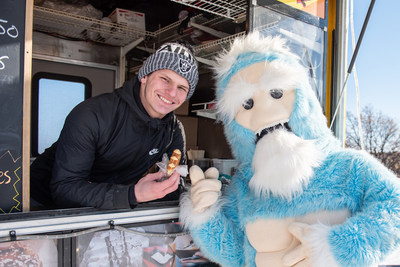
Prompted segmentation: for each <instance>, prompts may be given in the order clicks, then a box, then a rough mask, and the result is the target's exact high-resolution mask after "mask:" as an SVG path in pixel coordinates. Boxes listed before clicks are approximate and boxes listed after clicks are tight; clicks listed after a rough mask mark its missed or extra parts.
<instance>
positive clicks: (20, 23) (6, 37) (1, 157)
mask: <svg viewBox="0 0 400 267" xmlns="http://www.w3.org/2000/svg"><path fill="white" fill-rule="evenodd" d="M25 10H26V1H25V0H1V4H0V213H11V212H15V211H21V210H22V175H21V174H22V125H23V91H24V52H25Z"/></svg>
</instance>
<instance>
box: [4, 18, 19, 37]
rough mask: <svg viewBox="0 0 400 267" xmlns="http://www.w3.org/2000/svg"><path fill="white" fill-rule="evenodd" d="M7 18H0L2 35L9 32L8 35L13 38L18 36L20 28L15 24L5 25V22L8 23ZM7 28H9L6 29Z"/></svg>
mask: <svg viewBox="0 0 400 267" xmlns="http://www.w3.org/2000/svg"><path fill="white" fill-rule="evenodd" d="M7 22H8V21H7V20H4V19H0V35H4V34H6V33H7V35H8V36H10V37H11V38H17V37H18V29H17V27H15V26H14V25H11V26H10V27H8V26H3V24H7ZM6 29H7V30H6Z"/></svg>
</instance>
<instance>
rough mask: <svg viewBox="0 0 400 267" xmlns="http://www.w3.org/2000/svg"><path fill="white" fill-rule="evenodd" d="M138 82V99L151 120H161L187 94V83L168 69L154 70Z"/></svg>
mask: <svg viewBox="0 0 400 267" xmlns="http://www.w3.org/2000/svg"><path fill="white" fill-rule="evenodd" d="M140 82H141V85H140V99H141V101H142V104H143V107H144V108H145V109H146V111H147V113H148V114H149V115H150V117H152V118H159V119H161V118H163V117H164V116H165V115H166V114H168V113H170V112H171V111H173V110H175V109H177V108H178V107H179V106H180V105H182V103H183V102H185V100H186V97H187V94H188V92H189V82H188V81H187V80H186V79H185V78H183V77H182V76H180V75H179V74H177V73H176V72H174V71H172V70H169V69H162V70H156V71H154V72H152V73H150V74H149V75H146V76H144V77H143V78H142V79H141V80H140Z"/></svg>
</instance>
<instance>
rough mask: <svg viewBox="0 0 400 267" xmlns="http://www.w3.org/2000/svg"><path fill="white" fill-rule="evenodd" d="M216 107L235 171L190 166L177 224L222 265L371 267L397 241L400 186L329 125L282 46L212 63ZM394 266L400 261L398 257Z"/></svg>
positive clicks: (264, 41)
mask: <svg viewBox="0 0 400 267" xmlns="http://www.w3.org/2000/svg"><path fill="white" fill-rule="evenodd" d="M215 72H216V78H217V91H216V99H217V109H218V113H219V117H220V120H221V121H222V122H223V124H224V127H225V135H226V137H227V140H228V142H229V144H230V146H231V149H232V152H233V154H234V156H235V158H236V159H237V161H238V162H239V167H238V169H237V171H236V173H235V175H234V176H233V177H232V181H231V183H230V184H229V186H228V187H227V188H226V189H225V190H223V193H221V191H220V189H221V183H220V182H219V181H218V179H212V178H216V177H218V172H217V171H216V170H215V169H209V170H207V171H206V172H205V173H203V171H201V169H200V168H199V167H197V166H193V167H192V168H191V169H190V172H189V173H190V178H191V179H192V186H191V189H190V192H189V191H188V192H185V193H184V195H183V196H182V198H181V202H180V205H181V213H180V220H181V222H182V223H183V225H184V226H185V227H186V228H188V229H189V230H190V233H191V235H192V237H193V239H194V241H195V243H196V244H197V245H198V246H199V247H200V248H201V251H202V252H203V253H204V254H205V255H206V256H207V257H208V258H209V259H210V260H212V261H214V262H217V263H219V264H220V265H222V266H248V267H250V266H268V267H269V266H271V267H280V266H296V267H300V266H352V267H355V266H363V267H364V266H377V264H379V263H380V262H382V260H384V259H385V258H386V257H387V256H389V255H391V254H393V252H394V251H395V250H396V249H397V247H398V245H399V244H400V243H399V242H400V183H399V179H398V178H397V177H396V176H395V175H394V174H393V173H392V172H391V171H389V170H388V169H387V168H385V167H384V166H383V165H382V164H381V163H380V162H378V161H377V160H376V159H375V158H373V157H372V156H370V155H369V154H367V153H365V152H363V151H356V150H352V149H343V148H342V147H341V145H340V142H339V141H338V140H337V139H336V138H335V137H334V136H333V135H332V133H331V131H330V130H329V128H328V127H327V121H326V118H325V116H324V115H323V112H322V109H321V106H320V103H319V102H318V100H317V98H316V96H315V94H314V92H313V91H312V89H311V87H310V85H309V81H308V77H307V73H306V70H305V68H304V67H303V66H301V65H300V63H299V59H298V57H297V56H296V55H294V54H293V53H291V52H290V51H289V49H288V48H287V46H286V44H285V41H284V40H282V39H280V38H278V37H275V38H270V37H267V38H263V37H261V35H260V34H258V33H250V34H249V35H247V36H246V37H243V38H238V39H236V40H235V41H234V43H233V45H232V46H231V48H230V49H229V51H225V52H223V53H221V54H220V55H219V57H218V58H217V66H216V67H215ZM397 259H398V264H400V258H397Z"/></svg>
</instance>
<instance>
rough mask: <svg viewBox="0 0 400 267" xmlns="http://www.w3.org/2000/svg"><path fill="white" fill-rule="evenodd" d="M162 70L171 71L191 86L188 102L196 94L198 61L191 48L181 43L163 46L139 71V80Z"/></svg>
mask: <svg viewBox="0 0 400 267" xmlns="http://www.w3.org/2000/svg"><path fill="white" fill-rule="evenodd" d="M160 69H170V70H173V71H175V72H176V73H178V74H179V75H181V76H182V77H184V78H185V79H186V80H187V81H188V82H189V85H190V88H189V92H188V95H187V97H186V100H188V99H189V98H190V97H191V96H192V95H193V93H194V89H195V88H196V85H197V82H198V80H199V72H198V67H197V60H196V59H195V57H194V55H193V54H192V52H191V51H190V50H189V48H187V47H185V46H184V45H181V44H179V43H166V44H163V45H162V46H161V47H160V48H159V49H158V50H157V51H156V52H155V53H154V54H152V55H151V56H150V57H148V58H147V60H146V61H145V62H144V64H143V66H142V68H141V69H140V70H139V74H138V78H139V80H140V79H142V78H143V77H144V76H146V75H148V74H150V73H152V72H153V71H156V70H160Z"/></svg>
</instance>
